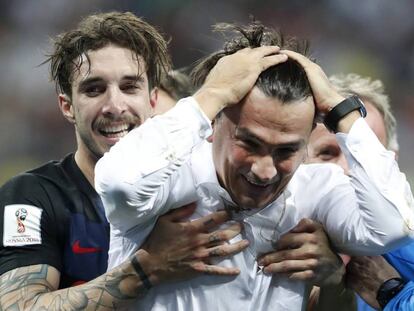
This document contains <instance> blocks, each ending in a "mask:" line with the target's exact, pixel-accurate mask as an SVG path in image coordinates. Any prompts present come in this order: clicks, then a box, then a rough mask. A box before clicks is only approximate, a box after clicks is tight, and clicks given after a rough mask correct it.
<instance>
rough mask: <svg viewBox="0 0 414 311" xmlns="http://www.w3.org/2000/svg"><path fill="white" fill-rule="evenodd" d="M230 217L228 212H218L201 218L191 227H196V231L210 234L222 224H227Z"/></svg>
mask: <svg viewBox="0 0 414 311" xmlns="http://www.w3.org/2000/svg"><path fill="white" fill-rule="evenodd" d="M229 218H230V217H229V215H228V213H227V212H226V211H218V212H214V213H211V214H209V215H207V216H204V217H201V218H199V219H197V220H193V221H192V222H191V225H192V226H193V227H194V229H195V230H198V231H201V232H208V231H210V230H211V229H214V228H216V227H218V226H220V225H221V224H223V223H225V222H226V221H227V220H229Z"/></svg>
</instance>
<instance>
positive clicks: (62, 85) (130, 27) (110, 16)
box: [45, 12, 171, 96]
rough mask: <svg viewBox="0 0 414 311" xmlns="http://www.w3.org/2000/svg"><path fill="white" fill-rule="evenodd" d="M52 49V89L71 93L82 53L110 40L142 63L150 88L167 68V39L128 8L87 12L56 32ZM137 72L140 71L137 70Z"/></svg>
mask: <svg viewBox="0 0 414 311" xmlns="http://www.w3.org/2000/svg"><path fill="white" fill-rule="evenodd" d="M53 44H54V51H53V53H51V54H50V55H48V58H47V60H46V61H45V63H46V62H50V74H51V80H53V81H55V84H56V89H57V90H58V91H60V92H63V93H65V94H67V95H69V96H71V95H72V94H71V93H72V92H71V86H72V78H73V73H74V71H75V70H79V68H80V66H81V65H82V54H85V55H86V57H87V59H88V60H89V57H88V54H87V52H88V51H90V50H92V51H94V50H98V49H100V48H103V47H105V46H107V45H108V44H114V45H117V46H120V47H123V48H128V49H130V50H131V51H132V52H133V53H134V54H135V56H137V61H138V60H139V58H138V56H141V57H142V59H143V60H144V61H145V64H146V72H147V75H148V82H149V86H150V88H152V87H154V86H157V85H158V84H159V81H160V78H161V74H162V73H163V72H165V71H168V70H169V69H170V68H171V61H170V57H169V55H168V52H167V42H166V41H165V40H164V38H163V37H162V35H161V34H160V33H159V32H158V31H157V30H156V29H155V28H154V27H153V26H151V25H150V24H148V23H147V22H145V21H144V20H142V19H141V18H139V17H137V16H136V15H134V14H133V13H130V12H110V13H100V14H93V15H89V16H87V17H86V18H84V19H83V20H82V21H81V22H80V23H79V24H78V26H77V27H76V28H75V29H73V30H71V31H67V32H64V33H62V34H60V35H58V36H57V37H56V38H55V40H54V41H53ZM139 74H140V73H139Z"/></svg>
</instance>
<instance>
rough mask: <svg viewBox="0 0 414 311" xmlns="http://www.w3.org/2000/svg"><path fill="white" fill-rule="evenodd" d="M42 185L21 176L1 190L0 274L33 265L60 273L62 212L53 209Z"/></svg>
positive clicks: (39, 182)
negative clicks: (45, 265) (43, 265)
mask: <svg viewBox="0 0 414 311" xmlns="http://www.w3.org/2000/svg"><path fill="white" fill-rule="evenodd" d="M44 182H45V181H42V179H41V178H39V177H37V176H35V175H33V174H22V175H19V176H17V177H15V178H13V179H11V180H10V181H9V182H7V183H6V184H5V185H4V186H2V187H1V188H0V274H3V273H5V272H7V271H10V270H13V269H16V268H19V267H24V266H30V265H36V264H48V265H51V266H53V267H55V268H56V269H58V270H59V271H61V269H62V260H61V254H62V251H61V248H62V247H63V244H62V243H61V241H60V240H59V239H60V236H61V234H60V232H59V230H58V228H59V226H60V227H61V228H62V227H64V226H65V224H64V223H63V217H59V215H62V213H63V210H62V211H56V210H54V209H53V202H52V201H53V199H52V198H51V195H50V193H48V192H47V190H46V187H45V185H44V184H43V183H44Z"/></svg>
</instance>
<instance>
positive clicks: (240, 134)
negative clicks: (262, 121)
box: [235, 127, 305, 148]
mask: <svg viewBox="0 0 414 311" xmlns="http://www.w3.org/2000/svg"><path fill="white" fill-rule="evenodd" d="M235 136H236V137H237V138H241V139H248V140H251V141H253V142H254V143H257V144H264V145H268V143H267V142H265V141H264V140H262V139H261V138H259V137H257V136H256V135H255V134H254V133H252V132H251V131H249V130H248V129H246V128H243V127H237V128H236V132H235ZM304 144H305V140H304V139H299V140H298V141H293V142H288V143H281V144H277V145H274V146H275V147H279V148H280V147H283V148H289V147H301V146H303V145H304Z"/></svg>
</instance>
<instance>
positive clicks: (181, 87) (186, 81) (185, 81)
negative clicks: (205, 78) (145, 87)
mask: <svg viewBox="0 0 414 311" xmlns="http://www.w3.org/2000/svg"><path fill="white" fill-rule="evenodd" d="M160 88H161V89H162V90H164V91H165V92H167V93H168V95H170V96H171V97H172V98H173V99H174V100H176V101H177V100H179V99H181V98H184V97H187V96H191V95H192V94H193V91H194V90H193V85H192V83H191V79H190V77H189V76H188V75H187V74H185V72H184V70H180V69H176V70H172V71H169V72H167V73H165V74H163V75H162V76H161V82H160Z"/></svg>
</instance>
